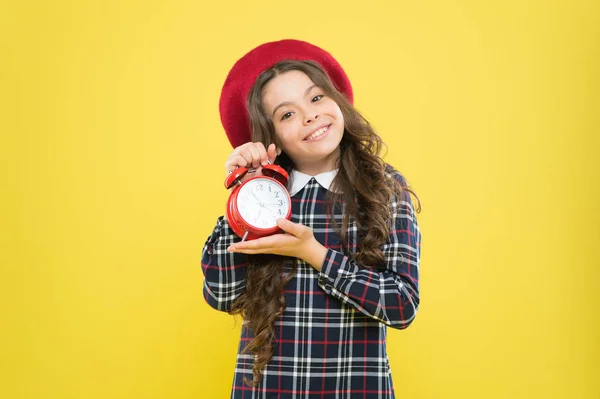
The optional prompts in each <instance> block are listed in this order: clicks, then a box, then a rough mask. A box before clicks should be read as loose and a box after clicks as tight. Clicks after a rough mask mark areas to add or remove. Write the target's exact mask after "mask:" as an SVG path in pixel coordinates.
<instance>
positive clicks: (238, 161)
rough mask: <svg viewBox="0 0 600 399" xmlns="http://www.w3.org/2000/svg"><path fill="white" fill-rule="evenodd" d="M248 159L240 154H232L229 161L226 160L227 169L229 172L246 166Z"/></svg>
mask: <svg viewBox="0 0 600 399" xmlns="http://www.w3.org/2000/svg"><path fill="white" fill-rule="evenodd" d="M246 165H247V162H246V159H245V158H244V157H243V156H241V155H240V154H235V155H231V156H230V157H229V159H228V160H227V162H225V169H226V170H227V172H231V171H233V170H234V169H236V168H239V167H242V166H246Z"/></svg>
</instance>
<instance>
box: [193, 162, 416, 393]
mask: <svg viewBox="0 0 600 399" xmlns="http://www.w3.org/2000/svg"><path fill="white" fill-rule="evenodd" d="M388 177H389V178H395V179H397V180H398V181H400V182H401V184H403V185H405V184H406V181H405V179H404V178H403V177H402V175H401V174H400V173H398V172H397V171H395V170H393V169H390V173H389V174H388ZM326 193H327V190H326V189H325V188H323V187H321V186H320V185H319V183H318V182H317V181H316V180H315V179H314V178H311V179H310V181H309V182H308V183H307V184H306V186H304V188H303V189H302V190H300V191H299V192H298V193H296V194H295V195H294V196H293V197H292V221H293V222H296V223H301V224H303V225H306V226H309V227H310V228H312V230H313V233H314V235H315V237H316V239H317V240H318V241H319V242H320V243H321V244H323V245H324V246H325V247H326V248H327V255H326V257H325V260H324V262H323V265H322V270H321V272H318V271H316V270H315V269H314V268H313V267H312V266H311V265H309V264H307V263H306V262H304V261H300V262H298V271H297V274H296V276H295V277H294V278H293V279H292V280H291V281H290V282H289V283H288V285H287V286H286V287H285V289H284V296H285V302H286V309H285V311H284V313H283V314H282V315H281V316H280V317H279V319H278V320H276V322H275V331H276V337H277V339H276V342H275V347H274V355H273V358H272V359H271V361H270V363H269V364H268V365H267V367H266V368H265V370H264V375H263V379H262V381H261V383H260V384H259V385H258V387H249V386H247V385H246V384H245V383H244V381H243V376H246V377H247V378H248V379H250V380H252V378H253V376H252V365H253V358H252V356H251V355H249V354H244V355H242V354H240V352H241V351H242V350H243V348H244V347H245V345H247V343H248V342H249V341H250V339H251V338H252V337H253V335H252V331H250V330H249V329H248V328H247V327H246V325H245V324H243V325H242V332H241V338H240V344H239V348H238V356H237V362H236V367H235V374H234V378H233V387H232V392H231V398H235V399H242V398H243V399H250V398H252V399H259V398H261V399H266V398H280V399H281V398H284V399H300V398H303V399H317V398H319V399H327V398H332V399H333V398H337V399H339V398H357V399H358V398H363V399H366V398H372V399H375V398H380V399H381V398H394V397H395V396H394V388H393V385H392V377H391V370H390V366H389V362H388V356H387V352H386V332H387V330H386V329H387V327H388V326H389V327H392V328H395V329H404V328H406V327H408V326H409V325H410V324H411V323H412V321H413V320H414V319H415V316H416V314H417V309H418V307H419V302H420V301H419V262H420V244H421V233H420V230H419V227H418V224H417V219H416V214H415V211H414V208H413V205H412V201H411V198H410V196H409V194H408V193H406V192H404V193H403V198H395V199H394V200H393V201H392V203H391V204H390V206H391V207H392V209H393V220H392V226H393V228H392V229H391V231H390V233H389V237H388V240H387V242H386V243H385V244H384V245H383V247H382V249H383V253H384V255H385V259H386V264H385V268H379V269H374V268H369V267H365V266H364V265H361V264H358V263H357V262H356V261H355V260H353V259H351V258H350V257H348V256H346V255H345V254H344V253H342V252H341V245H340V237H339V235H338V234H337V233H336V232H335V230H334V229H333V227H332V226H330V224H329V223H328V218H327V215H326V203H325V195H326ZM336 221H337V223H338V224H339V225H341V214H340V215H336ZM358 239H359V235H358V230H357V228H356V225H355V223H353V222H351V223H350V225H349V231H348V250H349V251H352V252H354V251H356V249H357V243H358ZM238 241H240V238H239V237H238V236H236V235H235V233H233V231H232V230H231V228H230V227H229V224H228V223H227V220H225V219H224V218H223V216H221V217H219V218H218V219H217V224H216V227H215V229H214V231H213V233H212V234H211V235H210V236H209V237H208V239H207V241H206V244H205V246H204V249H203V253H202V262H201V263H202V271H203V273H204V298H205V300H206V302H207V303H208V304H209V305H210V306H211V307H213V308H214V309H217V310H220V311H227V310H229V309H230V307H231V304H232V302H233V301H234V300H235V299H236V298H237V297H238V296H239V295H240V294H242V293H243V292H244V290H245V288H246V284H245V280H244V273H245V266H246V262H247V256H248V255H245V254H240V253H230V252H227V250H226V248H227V247H228V246H229V245H230V244H232V243H234V242H238Z"/></svg>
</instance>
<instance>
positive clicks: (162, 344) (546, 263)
mask: <svg viewBox="0 0 600 399" xmlns="http://www.w3.org/2000/svg"><path fill="white" fill-rule="evenodd" d="M207 3H208V4H207ZM599 8H600V7H599V6H598V3H597V2H594V1H583V0H579V1H562V2H559V1H541V0H535V1H526V2H521V1H516V0H511V1H499V0H498V1H490V2H481V1H433V2H421V3H420V2H414V1H399V2H381V1H368V2H364V1H360V2H355V3H353V2H348V1H337V2H328V1H323V0H319V1H310V0H309V1H303V2H271V1H269V2H262V3H261V2H256V3H253V2H245V1H233V2H232V1H222V2H218V1H213V2H202V1H183V0H175V1H117V0H111V1H97V2H92V1H79V2H77V1H54V2H32V1H13V2H10V3H9V2H3V3H2V5H0V45H1V52H2V61H1V62H0V68H1V74H0V87H2V89H1V91H2V100H1V101H2V103H1V104H0V105H1V107H0V109H1V111H0V112H1V116H2V117H1V118H0V130H1V137H2V138H1V140H2V141H1V142H0V151H1V152H0V154H1V155H2V156H1V158H0V162H1V164H0V167H1V170H2V183H1V185H0V187H1V189H2V191H1V192H0V193H1V198H2V215H1V219H2V221H1V224H2V233H1V234H2V236H0V248H2V251H1V253H2V275H1V278H0V280H1V283H0V284H1V285H0V289H1V291H0V292H2V294H1V298H2V328H1V329H0V342H2V345H1V353H0V355H1V356H0V358H1V361H2V370H1V373H0V396H1V397H3V398H10V399H13V398H86V399H87V398H90V399H91V398H178V399H179V398H209V399H212V398H217V399H219V398H226V397H228V395H229V391H230V387H231V381H232V376H233V367H234V360H235V353H236V346H237V338H238V333H239V328H240V323H239V322H237V324H236V322H235V321H234V320H233V319H232V317H230V316H228V315H226V314H221V313H219V312H217V311H214V310H212V309H211V308H209V307H208V305H206V304H205V302H204V300H203V298H202V282H203V277H202V273H201V269H200V256H201V251H202V246H203V244H204V241H205V239H206V238H207V236H208V235H209V234H210V232H211V230H212V228H213V226H214V223H215V221H216V218H217V216H219V215H220V214H222V213H223V210H224V203H225V200H226V196H227V191H226V190H225V189H224V188H223V186H222V183H223V179H224V169H223V163H224V162H225V159H226V157H227V155H228V154H229V152H230V150H231V149H230V147H229V144H228V142H227V140H226V138H225V134H224V132H223V129H222V127H221V124H220V120H219V114H218V100H219V94H220V89H221V85H222V83H223V81H224V79H225V76H226V74H227V72H228V71H229V68H230V67H231V66H232V65H233V63H234V62H235V61H236V60H237V59H238V58H239V57H241V56H242V55H243V54H244V53H245V52H246V51H248V50H250V49H251V48H253V47H254V46H256V45H258V44H260V43H263V42H266V41H272V40H278V39H282V38H297V39H303V40H307V41H310V42H313V43H314V44H316V45H319V46H321V47H323V48H325V49H327V50H329V51H330V52H331V53H332V54H333V55H334V56H335V57H336V58H337V59H338V61H339V62H340V63H341V64H342V65H343V66H344V68H345V70H346V72H347V73H348V75H349V76H350V79H351V80H352V82H353V86H354V89H355V97H356V106H357V108H358V109H359V110H360V111H361V112H363V114H364V115H365V116H366V117H367V118H368V119H369V120H370V121H371V122H372V123H373V124H374V126H375V127H376V129H377V130H378V131H379V132H380V134H381V136H382V137H383V139H384V140H385V141H386V142H387V144H388V145H389V151H388V153H387V155H386V158H385V159H386V160H387V161H388V162H390V163H392V164H393V165H395V166H396V167H397V168H398V169H400V170H401V171H402V172H403V173H404V174H405V175H406V176H407V178H408V179H409V182H410V183H411V184H412V186H413V188H414V189H415V190H416V192H417V193H418V195H419V196H420V198H421V200H422V203H423V212H422V213H421V214H420V216H419V220H420V225H421V229H422V232H423V243H422V263H421V298H422V302H421V309H420V312H419V315H418V316H417V319H416V321H415V322H414V324H413V325H412V326H411V327H410V328H409V329H408V330H405V331H397V330H389V331H390V333H389V356H390V361H391V367H392V373H393V378H394V385H395V387H396V395H397V397H398V398H406V399H408V398H569V399H570V398H598V397H600V384H599V377H600V361H599V357H600V353H599V350H598V339H599V332H600V331H599V328H598V327H599V322H598V313H600V311H599V310H598V305H599V301H598V299H599V294H598V290H599V289H600V287H599V286H598V279H599V277H600V273H599V272H598V267H599V266H600V256H599V252H598V245H599V244H600V227H599V226H600V217H599V212H598V209H597V203H598V198H599V195H600V192H599V189H598V183H599V182H600V174H599V171H600V167H599V166H600V165H598V156H599V155H600V154H599V149H600V140H599V133H600V132H599V123H598V110H599V109H600V101H599V99H598V89H599V85H598V83H599V82H598V76H599V74H598V71H599V70H600V65H599V64H600V62H599V61H600V60H599V58H600V56H599V54H598V38H599V37H600V32H599V30H600V29H599V26H600V21H599V12H598V11H599Z"/></svg>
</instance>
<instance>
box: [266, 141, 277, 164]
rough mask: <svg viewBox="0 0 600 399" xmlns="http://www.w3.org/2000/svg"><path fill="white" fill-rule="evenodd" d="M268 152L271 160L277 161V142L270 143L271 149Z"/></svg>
mask: <svg viewBox="0 0 600 399" xmlns="http://www.w3.org/2000/svg"><path fill="white" fill-rule="evenodd" d="M267 153H268V157H269V161H270V162H271V163H272V162H274V161H275V158H277V155H278V154H277V147H276V146H275V144H270V145H269V149H268V151H267Z"/></svg>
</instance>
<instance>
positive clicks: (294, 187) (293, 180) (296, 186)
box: [289, 169, 338, 197]
mask: <svg viewBox="0 0 600 399" xmlns="http://www.w3.org/2000/svg"><path fill="white" fill-rule="evenodd" d="M337 172H338V169H334V170H330V171H328V172H323V173H319V174H318V175H316V176H311V175H307V174H306V173H302V172H298V171H297V170H295V169H294V170H292V173H291V175H290V184H289V187H290V190H289V191H290V196H292V197H293V196H294V195H296V194H297V193H298V192H300V190H302V189H303V188H304V186H306V185H307V184H308V182H309V181H310V179H311V178H313V177H314V178H315V180H316V181H317V183H319V184H320V185H321V187H323V188H324V189H326V190H329V187H330V186H331V182H332V181H333V179H334V178H335V176H336V175H337Z"/></svg>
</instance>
